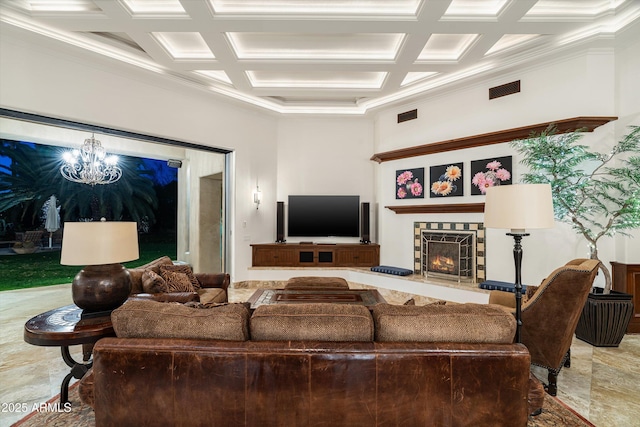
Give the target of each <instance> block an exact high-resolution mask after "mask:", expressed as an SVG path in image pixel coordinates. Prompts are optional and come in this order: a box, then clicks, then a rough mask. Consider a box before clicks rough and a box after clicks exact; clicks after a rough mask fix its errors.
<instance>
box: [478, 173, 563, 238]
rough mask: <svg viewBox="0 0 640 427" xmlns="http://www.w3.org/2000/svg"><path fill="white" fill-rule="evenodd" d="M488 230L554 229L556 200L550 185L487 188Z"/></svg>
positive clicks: (522, 230)
mask: <svg viewBox="0 0 640 427" xmlns="http://www.w3.org/2000/svg"><path fill="white" fill-rule="evenodd" d="M484 226H485V227H486V228H509V229H511V230H512V232H524V230H526V229H533V228H553V226H554V221H553V199H552V198H551V186H550V185H549V184H515V185H501V186H496V187H490V188H487V197H486V199H485V203H484Z"/></svg>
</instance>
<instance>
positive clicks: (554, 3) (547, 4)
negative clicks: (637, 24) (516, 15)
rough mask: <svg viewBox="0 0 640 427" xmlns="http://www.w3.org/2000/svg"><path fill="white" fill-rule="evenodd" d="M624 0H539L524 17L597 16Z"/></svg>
mask: <svg viewBox="0 0 640 427" xmlns="http://www.w3.org/2000/svg"><path fill="white" fill-rule="evenodd" d="M625 1H626V0H581V1H571V0H539V1H538V2H537V3H536V4H534V5H533V7H532V8H531V9H529V11H528V12H527V14H526V15H525V18H533V17H535V18H540V17H546V18H550V17H553V16H558V17H561V16H564V17H565V19H566V16H597V15H600V14H601V13H605V12H607V11H611V10H615V9H616V8H617V7H618V6H620V5H621V4H623V3H624V2H625Z"/></svg>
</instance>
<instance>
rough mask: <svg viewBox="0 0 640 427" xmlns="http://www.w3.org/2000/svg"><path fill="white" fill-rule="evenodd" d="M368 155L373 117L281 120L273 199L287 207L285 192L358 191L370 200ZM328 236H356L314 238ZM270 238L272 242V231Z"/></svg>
mask: <svg viewBox="0 0 640 427" xmlns="http://www.w3.org/2000/svg"><path fill="white" fill-rule="evenodd" d="M372 154H373V120H372V119H368V118H362V117H355V118H353V117H350V118H283V119H280V120H279V122H278V151H277V156H278V160H277V162H278V189H277V200H279V201H283V202H285V208H286V206H287V199H288V197H289V196H290V195H304V194H308V195H357V196H360V201H361V202H369V203H372V204H373V203H374V202H375V192H374V191H375V187H374V171H375V163H373V162H372V161H370V160H369V158H370V157H371V155H372ZM285 210H286V209H285ZM287 239H288V241H291V242H294V241H300V239H297V240H296V239H295V238H287ZM302 240H304V239H302ZM329 240H330V241H331V242H334V243H335V242H338V243H341V242H358V240H359V239H358V238H330V239H329V238H327V239H323V238H314V241H319V242H320V241H329ZM270 241H271V242H273V241H275V232H274V235H273V237H272V239H271V240H270ZM373 241H375V236H373ZM256 243H264V242H256Z"/></svg>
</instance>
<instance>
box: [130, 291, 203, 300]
mask: <svg viewBox="0 0 640 427" xmlns="http://www.w3.org/2000/svg"><path fill="white" fill-rule="evenodd" d="M129 299H145V300H153V301H158V302H181V303H185V302H189V301H196V302H199V301H200V296H199V295H198V293H197V292H161V293H157V294H146V293H142V294H134V295H131V296H130V297H129Z"/></svg>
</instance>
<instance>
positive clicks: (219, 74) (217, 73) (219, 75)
mask: <svg viewBox="0 0 640 427" xmlns="http://www.w3.org/2000/svg"><path fill="white" fill-rule="evenodd" d="M194 73H197V74H201V75H203V76H206V77H209V78H211V79H214V80H217V81H220V82H223V83H227V84H231V79H230V78H229V76H228V75H227V73H225V72H224V71H222V70H195V71H194Z"/></svg>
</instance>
